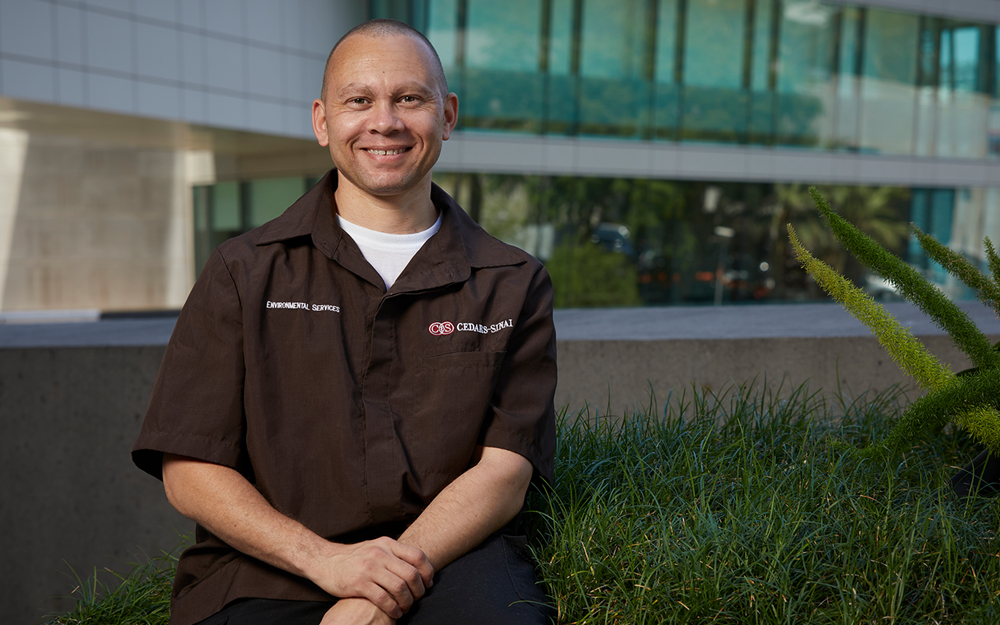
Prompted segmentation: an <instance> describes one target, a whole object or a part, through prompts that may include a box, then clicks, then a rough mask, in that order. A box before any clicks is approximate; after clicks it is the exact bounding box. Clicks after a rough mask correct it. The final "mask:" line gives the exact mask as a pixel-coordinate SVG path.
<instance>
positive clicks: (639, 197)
mask: <svg viewBox="0 0 1000 625" xmlns="http://www.w3.org/2000/svg"><path fill="white" fill-rule="evenodd" d="M914 4H916V3H914ZM998 5H1000V3H998ZM369 8H370V13H371V16H372V17H391V18H395V19H399V20H402V21H405V22H408V23H410V24H412V25H413V26H415V27H416V28H418V29H419V30H421V31H422V32H424V33H425V34H426V35H427V36H428V38H429V39H430V40H431V41H432V43H433V44H434V46H435V47H436V49H437V50H438V52H439V54H440V56H441V59H442V63H443V64H444V67H445V72H446V74H447V76H448V80H449V88H450V89H451V90H452V91H455V92H456V93H458V96H459V100H460V109H459V114H460V119H459V125H458V131H459V132H460V133H461V134H463V135H465V136H466V137H476V136H479V137H498V136H502V137H506V138H509V139H510V140H511V141H514V142H516V141H518V140H519V139H518V138H519V137H520V138H522V139H523V140H524V141H525V144H524V145H525V146H530V145H537V144H530V143H528V142H529V141H531V140H534V139H533V138H538V137H554V138H566V139H572V140H573V141H574V142H576V144H578V145H590V146H593V145H600V144H608V143H609V142H611V141H614V142H616V145H618V146H621V145H623V144H626V145H627V144H630V142H634V145H636V146H640V147H645V146H651V145H652V146H665V147H667V148H669V147H670V146H681V147H683V146H699V145H701V146H709V147H712V146H714V147H717V148H721V149H722V152H723V153H724V152H725V150H727V149H728V150H736V149H744V148H747V149H758V150H760V149H763V150H764V152H768V153H770V152H780V153H783V154H804V155H809V156H812V155H817V154H820V155H823V154H827V155H840V156H843V157H844V158H846V159H847V160H846V161H843V162H847V163H848V164H849V165H850V166H851V167H860V165H856V164H854V163H855V161H851V160H850V159H852V158H856V159H857V160H856V162H857V163H860V162H862V161H861V160H860V159H863V158H864V159H870V158H875V159H876V161H875V162H876V163H882V162H894V163H895V162H903V163H904V166H908V164H910V163H914V162H934V163H940V162H946V163H953V164H957V165H958V166H964V165H965V164H971V165H972V166H981V165H983V164H984V163H985V164H990V163H998V162H1000V45H998V44H1000V41H998V39H1000V7H998V15H997V19H996V20H994V21H992V22H990V21H971V20H960V19H951V18H946V17H941V16H938V15H928V14H921V13H919V12H917V11H916V10H914V11H913V12H905V11H898V10H886V9H882V8H878V7H875V6H868V5H863V4H844V3H839V2H838V3H832V2H831V3H827V2H817V1H814V0H508V1H507V2H503V3H498V2H493V1H492V0H372V2H370V5H369ZM526 149H530V148H526ZM878 159H884V160H878ZM864 162H872V161H870V160H869V161H864ZM696 178H697V179H693V178H691V177H688V178H685V177H684V176H676V177H674V176H673V175H672V172H671V171H669V170H665V171H662V172H656V175H655V177H649V175H648V173H647V174H646V175H643V174H641V173H636V174H635V175H629V174H627V173H625V174H623V173H621V172H619V173H618V174H616V175H613V176H612V175H607V176H601V177H595V176H593V175H589V174H588V175H557V174H552V173H544V172H538V173H534V172H530V171H526V172H524V173H519V174H511V173H509V170H508V171H503V170H499V171H497V170H493V171H490V170H489V169H488V168H484V169H483V170H482V171H469V170H465V171H449V170H448V168H447V167H439V168H437V169H436V170H435V181H436V182H437V183H438V184H440V185H441V186H442V187H444V188H445V190H447V191H448V192H449V193H451V194H452V195H453V196H455V197H456V199H458V200H459V202H460V203H461V204H462V205H463V207H465V208H466V210H467V211H468V212H469V213H470V215H472V217H473V218H474V219H476V220H477V221H478V222H479V223H480V224H482V225H483V226H484V227H485V228H486V229H487V230H488V231H489V232H491V233H492V234H494V235H495V236H497V237H499V238H501V239H503V240H505V241H507V242H510V243H513V244H515V245H518V246H519V247H522V248H524V249H526V250H528V251H529V252H531V253H533V254H534V255H536V256H537V257H538V258H540V259H541V260H542V261H543V262H545V264H546V266H547V268H548V270H549V272H550V274H551V275H552V278H553V283H554V285H555V290H556V305H557V306H560V307H580V306H632V305H676V304H716V305H718V304H730V303H756V302H788V301H803V300H826V299H827V298H826V295H825V294H823V293H822V292H821V291H820V290H819V288H818V287H817V286H816V285H815V284H814V283H813V282H812V280H810V279H808V278H807V276H806V275H805V274H804V272H803V271H802V270H801V269H800V268H799V266H798V263H797V261H796V260H795V258H794V256H793V255H792V254H791V250H790V248H789V245H788V243H787V234H786V230H785V225H786V224H788V223H791V224H793V225H794V226H795V227H796V229H797V230H798V231H799V233H800V235H801V237H802V238H803V240H804V242H805V243H806V245H807V247H809V248H810V249H811V250H812V251H813V252H814V254H815V255H817V256H818V257H820V258H822V259H823V260H825V261H826V262H828V263H829V264H831V265H832V266H834V267H835V268H836V269H838V270H839V271H841V272H842V273H844V274H845V275H847V276H848V277H850V278H851V279H852V280H854V281H855V282H856V283H857V284H859V285H861V286H864V287H865V288H866V289H867V290H868V291H869V292H871V293H872V294H873V295H875V296H876V297H878V298H882V299H894V298H896V297H897V295H896V293H895V291H894V290H893V288H892V287H891V285H889V284H886V283H885V282H884V281H882V280H880V279H879V278H878V277H877V276H873V275H870V274H868V273H867V272H866V270H865V269H864V268H863V267H861V266H859V265H858V264H857V263H856V262H855V261H854V260H853V259H852V258H851V257H850V256H849V254H847V253H846V252H845V251H844V250H843V249H842V248H841V246H840V245H839V244H838V243H837V242H836V241H835V240H834V239H833V238H832V236H831V235H829V233H828V232H827V231H826V229H825V228H824V227H823V225H822V223H821V222H820V220H819V218H818V215H817V213H816V211H815V209H814V208H813V206H812V202H811V199H810V198H809V195H808V192H807V186H808V183H805V182H787V181H781V180H774V181H761V179H760V178H757V179H748V180H740V179H734V176H733V175H732V173H731V172H729V174H727V175H725V176H723V175H720V176H719V177H718V178H717V179H714V180H713V179H712V176H711V173H710V172H709V174H708V175H704V174H702V175H699V176H697V177H696ZM911 178H913V177H911ZM309 182H310V180H309V179H305V178H296V179H280V180H270V181H268V180H263V181H253V182H242V183H236V182H233V183H223V184H217V185H214V186H212V187H199V188H196V190H195V204H196V237H197V247H198V250H199V252H198V258H199V266H200V264H201V259H203V258H204V257H205V256H206V254H207V251H208V250H210V249H212V247H214V245H216V244H217V243H218V242H219V241H220V240H222V239H224V238H226V237H227V236H230V235H231V234H234V233H236V232H238V231H240V230H243V229H246V228H248V227H252V226H254V225H258V224H259V223H262V221H261V220H263V219H265V218H266V217H268V215H264V214H263V213H260V211H257V212H255V210H256V209H255V208H254V207H255V206H265V205H270V204H269V202H271V201H272V200H277V199H278V198H279V196H280V197H282V198H286V199H287V200H288V202H290V201H291V200H292V199H294V197H296V196H297V194H298V193H301V189H303V188H305V187H306V186H307V185H308V184H309ZM809 182H816V183H824V182H826V183H829V182H830V180H824V179H822V178H819V179H817V180H815V181H809ZM952 184H954V183H952ZM924 185H927V186H924ZM819 186H820V189H821V191H822V192H823V193H824V195H825V196H826V197H827V198H828V199H829V200H830V202H831V204H833V206H834V207H835V208H836V209H837V210H838V211H840V212H841V213H842V214H844V215H845V216H846V217H847V218H848V219H850V220H851V221H852V222H854V223H856V224H857V225H858V226H859V227H861V228H862V229H863V230H865V231H866V232H868V233H870V234H871V235H872V236H873V237H874V238H875V239H876V240H878V241H879V242H880V243H882V244H883V245H885V246H886V247H887V248H888V249H890V250H891V251H892V252H894V253H896V254H898V255H900V256H901V257H903V258H905V259H907V260H908V261H909V262H910V263H911V264H913V265H914V266H915V267H917V268H919V269H920V270H921V271H923V272H924V273H925V275H926V276H927V277H929V278H930V279H932V280H933V281H935V282H936V283H938V284H939V285H940V286H942V288H944V289H945V290H946V292H947V293H948V294H949V295H951V296H953V297H956V298H966V297H971V296H972V293H970V292H969V291H968V290H967V289H965V288H964V287H962V286H961V285H960V284H958V283H956V282H955V281H954V280H953V279H952V278H950V277H949V276H948V275H947V273H946V272H944V271H943V269H942V268H941V267H940V266H937V265H936V264H935V263H933V262H931V261H929V260H928V259H927V258H926V256H925V255H924V254H923V252H922V250H921V249H920V247H919V245H917V244H916V242H915V240H914V239H913V238H912V237H911V236H910V235H909V230H908V223H909V222H913V223H915V224H916V225H917V226H919V227H920V228H921V229H923V230H924V231H925V232H928V233H930V234H932V235H933V236H935V237H936V238H938V240H940V241H942V242H944V243H945V244H947V245H949V246H950V247H952V248H953V249H956V250H958V251H959V252H961V253H962V254H964V255H965V256H966V257H967V258H969V259H970V260H972V261H973V262H974V263H977V264H979V265H980V266H982V267H983V268H986V262H985V260H984V257H985V254H984V250H983V238H984V237H985V236H990V237H991V238H992V239H993V241H995V242H1000V180H997V181H996V183H995V184H993V183H990V182H987V183H986V184H985V185H983V186H964V187H948V186H941V183H940V182H934V181H929V182H921V181H920V180H919V179H913V180H911V181H910V182H908V183H899V182H896V183H892V184H887V185H874V184H871V183H870V182H865V178H864V176H858V177H857V178H856V181H855V182H851V181H850V180H847V181H845V180H843V179H841V180H840V181H838V182H837V183H836V184H825V185H823V184H820V185H819ZM282 193H283V194H284V195H281V194H282ZM288 202H285V204H280V205H282V206H283V205H287V203H288ZM258 213H260V214H258Z"/></svg>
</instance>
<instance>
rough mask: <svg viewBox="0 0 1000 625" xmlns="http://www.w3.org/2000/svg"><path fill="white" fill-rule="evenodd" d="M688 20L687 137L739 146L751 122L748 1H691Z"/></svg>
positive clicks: (684, 133) (684, 129)
mask: <svg viewBox="0 0 1000 625" xmlns="http://www.w3.org/2000/svg"><path fill="white" fill-rule="evenodd" d="M685 17H686V24H685V28H686V31H685V35H684V94H683V102H684V110H683V117H682V120H681V125H682V136H683V137H684V138H687V139H702V140H708V141H724V142H736V141H738V140H739V138H740V137H741V136H743V135H744V133H745V130H746V120H747V97H746V92H745V91H744V90H743V88H742V81H743V76H742V72H743V54H744V50H745V47H744V38H745V28H744V20H745V19H746V5H745V2H744V0H716V1H714V2H689V3H688V4H687V15H686V16H685Z"/></svg>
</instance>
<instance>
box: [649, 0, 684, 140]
mask: <svg viewBox="0 0 1000 625" xmlns="http://www.w3.org/2000/svg"><path fill="white" fill-rule="evenodd" d="M677 4H678V3H677V0H659V5H658V6H657V12H656V52H655V54H656V56H655V67H654V74H653V75H654V84H653V86H652V88H653V89H654V90H655V93H654V94H653V96H654V98H655V101H654V104H653V106H654V110H653V125H654V127H655V134H654V136H655V137H659V138H664V139H675V138H677V124H678V118H679V113H680V110H679V105H680V100H679V96H680V88H679V85H677V84H676V81H675V78H676V74H677V23H678V15H677V10H678V6H677Z"/></svg>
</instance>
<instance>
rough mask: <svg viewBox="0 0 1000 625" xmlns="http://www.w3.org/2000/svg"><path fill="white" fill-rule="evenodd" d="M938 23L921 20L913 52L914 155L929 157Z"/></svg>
mask: <svg viewBox="0 0 1000 625" xmlns="http://www.w3.org/2000/svg"><path fill="white" fill-rule="evenodd" d="M940 38H941V20H940V19H939V18H934V17H924V18H923V19H921V28H920V38H919V42H918V46H919V47H918V49H917V56H918V59H917V67H918V71H919V74H918V77H917V121H916V126H915V129H914V131H915V133H914V134H915V137H914V153H915V154H917V155H919V156H931V155H933V154H934V153H935V152H936V151H937V148H936V143H937V123H938V120H937V99H938V93H937V83H938V76H939V71H938V70H939V57H938V52H939V51H940V48H939V43H940Z"/></svg>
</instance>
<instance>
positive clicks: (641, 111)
mask: <svg viewBox="0 0 1000 625" xmlns="http://www.w3.org/2000/svg"><path fill="white" fill-rule="evenodd" d="M650 17H651V15H650V14H649V2H647V0H618V1H617V2H613V3H611V2H597V1H594V0H590V1H587V2H584V3H583V16H582V24H581V29H580V128H579V132H580V134H584V135H619V136H633V137H644V136H646V132H647V127H648V109H649V81H648V79H647V77H650V76H651V74H652V72H651V71H650V70H651V69H652V52H653V46H654V42H653V41H651V40H650V36H651V35H653V29H652V28H649V18H650Z"/></svg>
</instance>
